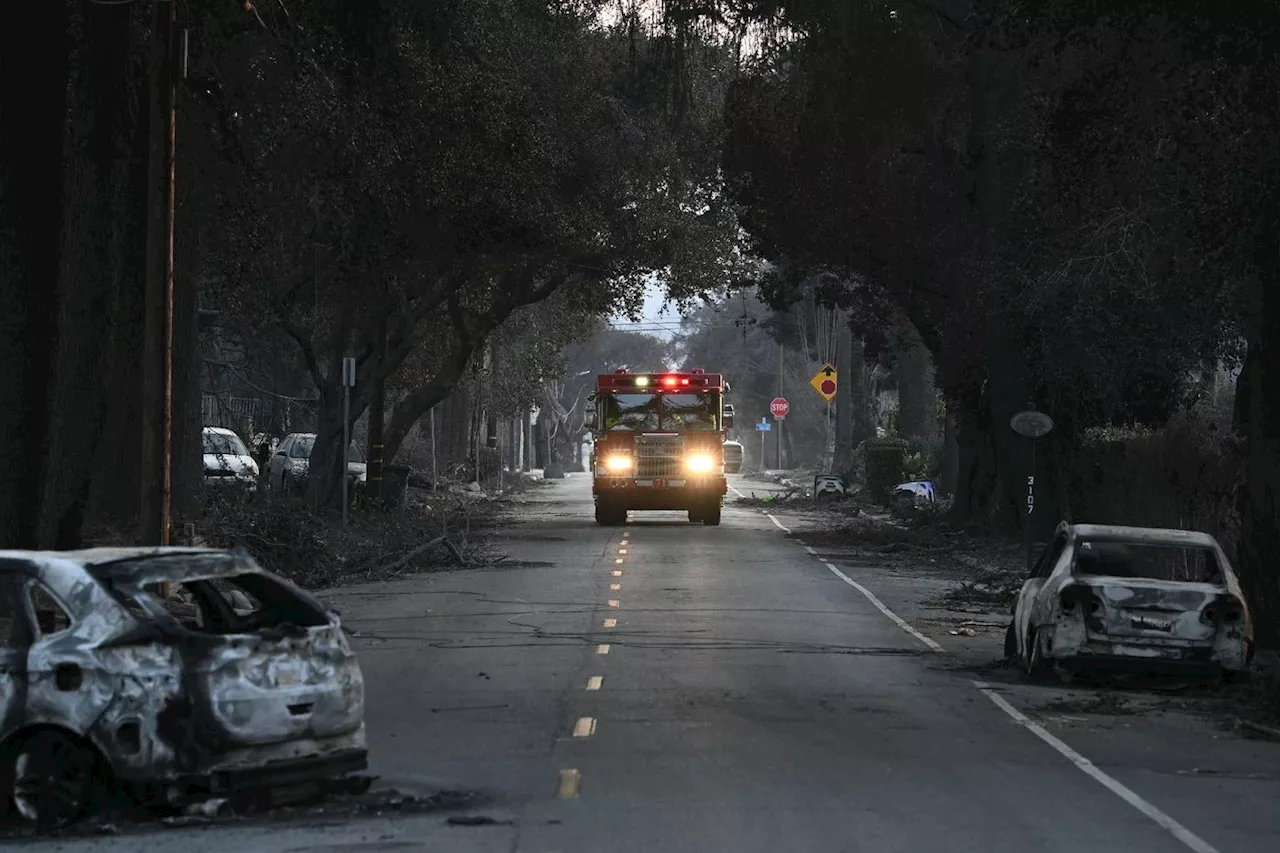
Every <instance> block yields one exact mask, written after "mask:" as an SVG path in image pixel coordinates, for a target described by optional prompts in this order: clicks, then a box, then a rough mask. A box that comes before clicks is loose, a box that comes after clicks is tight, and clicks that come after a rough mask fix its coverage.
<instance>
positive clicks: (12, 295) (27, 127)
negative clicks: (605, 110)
mask: <svg viewBox="0 0 1280 853" xmlns="http://www.w3.org/2000/svg"><path fill="white" fill-rule="evenodd" d="M67 9H68V4H67V3H64V2H58V1H55V2H51V3H37V4H34V5H33V6H31V7H29V8H24V10H23V11H24V17H23V21H24V23H23V24H22V25H21V26H19V25H18V24H17V23H15V22H13V21H10V22H9V23H8V24H6V26H5V27H3V28H2V29H3V36H2V37H0V76H2V77H3V78H4V79H5V80H6V81H7V83H6V85H5V86H4V88H3V93H2V94H0V98H2V99H3V100H2V101H0V104H2V105H3V106H2V107H0V292H3V293H4V294H5V306H4V310H3V311H0V364H3V365H5V370H6V372H7V375H6V376H5V381H3V382H0V436H3V440H2V441H0V547H8V548H36V547H39V546H41V545H43V544H45V543H42V542H40V537H39V527H40V507H41V487H42V482H43V472H44V469H45V459H46V441H47V437H48V431H49V426H50V422H51V416H50V415H51V413H50V408H49V405H50V404H49V398H48V393H49V388H50V385H51V382H52V379H53V363H52V359H53V353H54V351H55V350H56V347H57V338H58V299H57V294H58V272H59V253H60V250H61V225H62V222H61V220H62V205H61V199H62V193H63V190H62V182H63V165H62V155H63V139H64V128H65V123H66V117H67V80H68V57H69V42H70V40H69V38H68V36H69V33H68V18H67ZM36 46H38V49H36Z"/></svg>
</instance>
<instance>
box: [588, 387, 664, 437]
mask: <svg viewBox="0 0 1280 853" xmlns="http://www.w3.org/2000/svg"><path fill="white" fill-rule="evenodd" d="M600 411H601V414H602V415H603V416H604V428H605V429H607V430H632V431H637V432H638V431H640V430H646V429H657V428H658V398H657V396H656V395H654V394H607V395H601V399H600Z"/></svg>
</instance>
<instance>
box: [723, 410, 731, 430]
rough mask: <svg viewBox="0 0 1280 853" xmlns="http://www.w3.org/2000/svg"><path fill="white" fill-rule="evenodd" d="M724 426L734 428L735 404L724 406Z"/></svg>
mask: <svg viewBox="0 0 1280 853" xmlns="http://www.w3.org/2000/svg"><path fill="white" fill-rule="evenodd" d="M724 428H725V429H733V406H731V405H728V404H725V407H724Z"/></svg>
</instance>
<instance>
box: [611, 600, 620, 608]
mask: <svg viewBox="0 0 1280 853" xmlns="http://www.w3.org/2000/svg"><path fill="white" fill-rule="evenodd" d="M621 603H622V602H620V601H618V599H616V598H611V599H609V606H610V607H617V606H618V605H619V604H621Z"/></svg>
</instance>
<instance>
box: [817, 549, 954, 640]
mask: <svg viewBox="0 0 1280 853" xmlns="http://www.w3.org/2000/svg"><path fill="white" fill-rule="evenodd" d="M822 565H824V566H826V567H827V568H828V569H830V570H831V572H832V573H833V574H834V575H835V576H836V577H838V578H840V580H842V581H844V582H845V583H847V584H848V585H849V586H851V587H853V588H854V589H856V590H857V591H858V592H860V593H862V594H863V595H865V596H866V597H867V601H870V602H871V603H872V604H874V605H875V606H876V609H878V610H879V611H880V612H881V613H883V614H884V615H885V616H888V617H889V618H890V619H892V620H893V622H894V624H896V625H897V626H898V627H899V628H901V629H902V630H904V631H906V632H907V633H908V634H910V635H911V636H913V637H915V638H916V639H917V640H919V641H920V642H922V643H924V644H925V645H926V646H928V647H929V648H931V649H933V650H934V651H935V652H941V653H943V654H945V653H946V649H944V648H942V646H940V645H938V644H937V643H935V642H934V641H933V640H931V639H929V638H928V637H926V636H925V635H924V634H921V633H920V632H919V631H917V630H916V629H915V628H912V627H911V626H910V625H908V624H907V622H906V620H905V619H903V618H902V617H901V616H899V615H898V614H897V613H894V612H893V611H892V610H890V609H889V608H888V607H886V606H885V604H884V602H883V601H881V600H880V599H878V598H876V596H875V593H873V592H872V591H871V590H869V589H867V588H866V587H865V586H863V585H862V584H860V583H858V582H857V581H856V580H854V579H853V578H851V577H849V576H848V575H846V574H845V573H844V572H842V571H840V570H839V569H837V568H836V567H835V566H833V565H831V564H830V563H826V562H824V563H823V564H822Z"/></svg>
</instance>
